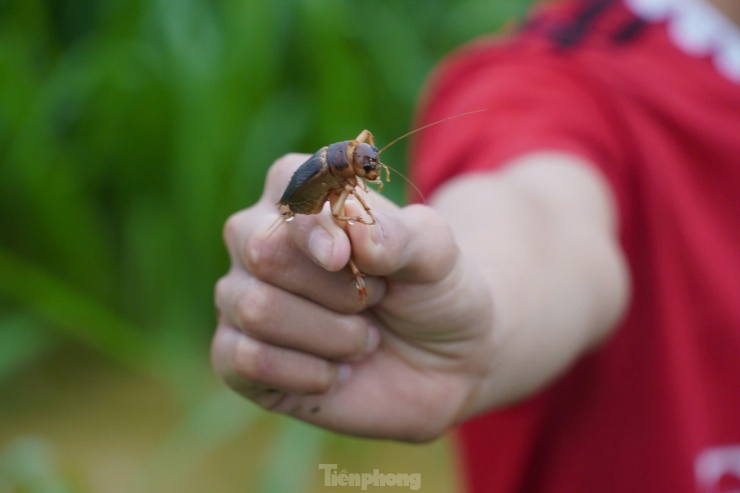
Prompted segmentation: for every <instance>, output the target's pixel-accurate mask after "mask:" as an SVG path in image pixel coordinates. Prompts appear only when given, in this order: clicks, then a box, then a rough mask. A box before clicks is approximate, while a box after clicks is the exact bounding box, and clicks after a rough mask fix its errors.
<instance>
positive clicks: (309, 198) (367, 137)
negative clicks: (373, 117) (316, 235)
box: [277, 110, 485, 305]
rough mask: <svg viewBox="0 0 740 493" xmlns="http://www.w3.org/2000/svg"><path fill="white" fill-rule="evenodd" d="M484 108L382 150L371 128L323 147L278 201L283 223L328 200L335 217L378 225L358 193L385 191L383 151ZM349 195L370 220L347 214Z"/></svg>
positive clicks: (357, 277)
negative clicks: (375, 188) (370, 189)
mask: <svg viewBox="0 0 740 493" xmlns="http://www.w3.org/2000/svg"><path fill="white" fill-rule="evenodd" d="M481 111H485V110H476V111H469V112H466V113H460V114H458V115H454V116H450V117H447V118H444V119H442V120H439V121H436V122H434V123H430V124H428V125H424V126H423V127H420V128H417V129H415V130H412V131H411V132H408V133H406V134H404V135H402V136H400V137H398V138H396V139H394V140H393V141H391V142H390V143H389V144H388V145H386V146H385V147H383V148H382V149H380V150H378V148H377V147H375V140H374V139H373V134H372V133H371V132H370V131H369V130H363V131H362V132H360V135H358V136H357V138H356V139H353V140H345V141H343V142H337V143H334V144H330V145H328V146H325V147H322V148H321V149H319V150H318V151H316V153H315V154H314V155H313V156H311V157H310V158H308V160H306V162H304V163H303V164H302V165H301V166H300V167H299V168H298V169H297V170H296V171H295V173H294V174H293V176H292V177H291V179H290V182H289V183H288V186H287V187H286V188H285V191H284V192H283V196H282V197H280V200H279V201H278V203H277V206H278V208H279V210H280V214H281V217H282V219H283V220H284V222H289V221H291V220H292V219H293V217H294V216H295V215H296V214H318V213H319V212H321V209H322V208H323V207H324V204H325V203H326V202H327V201H329V204H330V206H331V213H332V215H333V216H334V218H335V219H336V220H338V221H345V222H347V223H348V224H350V225H351V224H353V223H355V222H358V223H361V224H365V225H368V226H372V225H373V224H375V216H373V213H372V210H371V208H370V206H369V205H368V203H367V202H366V201H365V199H364V198H363V197H362V195H360V194H359V193H357V187H360V188H361V189H362V190H363V191H364V192H367V191H368V188H367V183H373V184H376V185H378V192H382V190H383V181H382V180H381V178H380V173H381V169H384V170H385V179H386V181H390V171H389V167H388V166H387V165H385V164H383V163H382V162H380V157H379V156H380V154H381V153H382V152H383V151H384V150H386V149H388V148H389V147H390V146H392V145H393V144H395V143H396V142H398V141H399V140H401V139H403V138H405V137H408V136H409V135H411V134H413V133H416V132H418V131H420V130H424V129H425V128H428V127H431V126H433V125H436V124H438V123H442V122H444V121H447V120H451V119H452V118H457V117H459V116H464V115H469V114H472V113H479V112H481ZM394 171H395V170H394ZM350 195H353V196H354V197H355V198H356V199H357V201H358V202H359V203H360V205H362V208H363V209H364V210H365V212H366V213H367V219H366V218H365V217H363V216H347V215H345V213H344V204H345V202H346V201H347V198H348V197H349V196H350ZM348 265H349V268H350V270H351V271H352V277H353V279H354V281H355V287H356V288H357V291H358V292H359V294H360V301H361V302H362V304H363V305H364V304H366V300H367V290H366V288H365V280H364V275H363V274H362V272H360V270H359V269H358V268H357V265H355V262H354V261H353V260H352V257H350V259H349V264H348Z"/></svg>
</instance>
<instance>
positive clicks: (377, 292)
mask: <svg viewBox="0 0 740 493" xmlns="http://www.w3.org/2000/svg"><path fill="white" fill-rule="evenodd" d="M269 219H271V218H269ZM269 219H268V220H267V221H266V222H265V223H264V224H266V223H267V222H269ZM316 220H317V219H316V218H315V217H313V216H311V217H305V216H304V217H301V218H300V220H299V219H296V220H295V221H291V222H290V223H288V224H286V225H284V226H283V228H282V230H278V231H276V232H275V233H274V234H268V233H267V232H266V230H265V229H264V227H263V226H264V224H263V226H259V225H257V227H256V228H257V232H256V233H254V234H249V233H246V234H247V236H248V237H247V238H245V239H243V240H237V243H241V245H240V246H239V247H238V248H241V252H239V253H238V257H239V263H240V264H241V265H243V266H244V268H245V269H246V270H247V271H248V272H250V273H252V274H253V275H254V276H255V277H257V278H258V279H260V280H262V281H264V282H266V283H269V284H272V285H274V286H277V287H279V288H281V289H284V290H286V291H289V292H291V293H295V294H297V295H299V296H302V297H304V298H306V299H309V300H312V301H314V302H316V303H318V304H320V305H323V306H325V307H327V308H329V309H331V310H333V311H336V312H340V313H356V312H359V311H361V310H363V309H365V308H366V306H365V305H364V304H363V303H362V299H361V297H360V295H359V294H358V291H357V288H356V286H355V281H356V280H355V279H354V277H353V275H352V273H351V272H350V270H349V269H348V268H343V269H342V270H340V271H338V272H329V271H327V270H326V269H325V268H324V267H322V266H321V265H319V264H318V263H317V262H316V261H315V260H314V259H313V258H310V257H309V256H307V255H306V254H305V253H304V252H303V251H302V250H301V248H300V247H299V246H298V245H297V244H296V241H294V239H293V235H296V236H301V235H305V234H306V232H305V231H306V229H310V228H311V227H310V225H311V224H315V221H316ZM307 225H309V226H307ZM245 229H246V228H245ZM326 231H327V234H328V235H331V234H334V236H331V241H330V243H331V245H329V246H327V248H328V249H329V250H330V251H331V252H333V253H331V255H334V256H337V257H341V258H342V259H343V262H344V263H345V264H346V262H347V261H348V260H349V256H350V244H349V239H348V237H347V236H346V234H344V233H343V232H342V231H341V230H338V229H337V228H334V229H333V230H326ZM329 231H332V233H329ZM238 234H245V233H244V232H239V233H238ZM305 241H309V240H308V239H307V240H305ZM311 241H313V242H315V241H316V239H315V237H314V239H312V240H311ZM364 282H365V284H366V286H367V299H366V303H367V304H372V303H375V302H376V301H377V300H379V299H380V298H382V296H383V294H384V289H385V283H384V282H383V281H382V280H379V279H372V278H366V279H365V280H364Z"/></svg>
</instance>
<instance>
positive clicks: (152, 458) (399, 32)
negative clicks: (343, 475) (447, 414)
mask: <svg viewBox="0 0 740 493" xmlns="http://www.w3.org/2000/svg"><path fill="white" fill-rule="evenodd" d="M527 3H528V2H527V1H526V0H375V1H372V2H370V1H354V0H304V1H298V0H283V1H267V0H264V1H263V0H220V1H207V0H131V1H123V0H0V493H6V492H103V491H105V492H106V493H108V492H112V493H116V492H147V493H148V492H162V491H179V492H189V491H205V490H208V491H219V492H251V491H265V492H272V491H275V492H282V491H291V492H298V491H322V490H323V476H322V474H323V473H321V471H319V470H318V464H319V463H337V464H338V467H339V469H340V470H341V469H347V470H349V471H350V472H372V470H373V469H376V468H378V469H380V470H381V471H382V472H409V473H414V472H420V473H422V491H440V492H442V491H445V492H450V491H455V490H457V489H458V488H459V478H458V477H457V476H456V473H455V470H456V466H455V457H454V452H453V451H452V449H451V448H450V443H451V442H450V441H449V440H441V441H438V442H436V443H434V444H432V445H429V446H410V445H401V444H393V443H387V442H377V441H368V440H359V439H353V438H347V437H341V436H337V435H334V434H330V433H326V432H322V431H320V430H316V429H314V428H312V427H309V426H306V425H303V424H300V423H297V422H294V421H291V420H288V419H285V418H281V417H277V416H275V415H272V414H269V413H265V412H263V411H260V410H259V409H257V408H256V407H255V406H252V405H250V404H249V403H247V402H246V401H243V400H242V399H239V398H238V397H236V396H235V395H233V394H232V393H231V392H230V391H228V390H227V389H226V388H225V387H224V386H223V385H222V384H221V383H220V382H219V381H217V379H216V378H215V377H214V376H213V374H212V372H211V370H210V367H209V361H208V347H209V340H210V336H211V332H212V330H213V327H214V310H213V306H212V290H213V285H214V283H215V281H216V279H217V278H218V277H219V276H220V275H221V274H222V273H224V272H225V270H226V269H227V257H226V254H225V251H224V249H223V247H222V244H221V226H222V224H223V222H224V220H225V219H226V218H227V217H228V215H229V214H230V213H232V212H233V211H235V210H238V209H240V208H244V207H246V206H249V205H250V204H251V203H252V202H254V201H255V200H256V199H257V197H258V196H259V194H260V191H261V188H262V184H263V179H264V176H265V172H266V170H267V168H268V166H269V165H270V164H271V162H272V161H274V160H275V159H276V158H278V157H279V156H281V155H282V154H284V153H286V152H290V151H299V152H314V151H315V150H316V149H318V148H319V147H321V146H323V145H326V144H328V143H331V142H336V141H340V140H345V139H349V138H353V137H354V136H356V135H357V133H359V131H360V130H362V129H363V128H369V129H371V130H372V131H373V132H374V134H375V136H376V141H377V142H378V143H379V144H381V145H382V144H383V143H387V142H389V141H390V140H391V139H392V138H394V137H396V136H398V135H400V134H402V133H404V132H406V131H407V130H409V128H410V126H411V125H412V120H413V112H414V107H415V105H416V103H417V101H418V99H419V97H420V93H421V90H422V88H423V84H424V81H425V79H426V78H427V77H428V75H429V73H430V71H431V69H432V68H433V66H434V65H435V63H437V62H438V61H439V60H440V59H441V58H442V57H443V56H444V55H445V54H447V53H449V51H450V50H452V49H453V48H455V47H457V46H459V45H461V44H463V43H464V42H466V41H468V40H471V39H473V38H475V37H477V36H479V35H481V34H485V33H492V32H496V31H497V30H498V29H500V28H501V26H503V25H504V24H506V23H507V22H511V21H513V20H515V19H517V18H518V17H519V16H521V14H522V13H523V12H524V10H525V8H526V4H527ZM405 149H406V145H405V142H404V143H401V144H399V145H398V146H396V147H395V148H392V149H391V150H389V151H388V152H387V153H386V159H385V161H386V162H388V163H389V164H391V165H392V166H394V167H396V168H398V169H400V170H402V171H403V170H404V160H405V159H404V156H405ZM402 187H403V183H402V180H393V182H392V183H391V186H389V187H386V190H387V192H386V193H387V194H388V195H389V196H391V198H393V199H394V200H396V201H399V200H401V198H402V197H403V190H402ZM356 489H357V488H354V489H348V491H352V490H356ZM377 489H381V488H377ZM331 490H332V491H340V490H341V488H331ZM391 490H392V489H391V488H388V489H387V490H384V491H391ZM398 491H408V488H401V489H398Z"/></svg>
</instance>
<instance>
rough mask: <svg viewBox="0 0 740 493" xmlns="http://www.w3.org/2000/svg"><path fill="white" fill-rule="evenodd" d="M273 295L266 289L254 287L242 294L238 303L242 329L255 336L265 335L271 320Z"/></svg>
mask: <svg viewBox="0 0 740 493" xmlns="http://www.w3.org/2000/svg"><path fill="white" fill-rule="evenodd" d="M271 306H272V302H271V295H270V292H269V290H268V289H265V288H264V287H256V286H255V287H252V288H251V289H248V290H247V291H245V292H244V294H242V296H241V297H240V298H239V300H238V302H237V312H238V314H239V322H240V326H241V328H242V329H243V330H244V331H245V332H247V333H249V334H251V335H253V336H255V337H259V336H261V335H263V334H262V333H263V331H264V327H265V326H266V324H267V322H268V320H269V317H270V315H269V313H270V307H271Z"/></svg>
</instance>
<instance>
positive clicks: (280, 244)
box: [242, 237, 290, 280]
mask: <svg viewBox="0 0 740 493" xmlns="http://www.w3.org/2000/svg"><path fill="white" fill-rule="evenodd" d="M289 255H290V252H289V251H288V245H287V244H286V242H285V241H272V239H271V238H263V237H253V238H251V239H250V240H249V241H247V242H246V243H245V245H244V249H243V251H242V258H243V259H244V265H245V266H247V269H248V270H249V271H250V272H251V273H252V274H254V275H255V276H256V277H257V278H259V279H262V280H269V279H274V278H275V276H276V275H277V274H278V273H280V272H281V271H282V270H283V269H285V267H286V266H287V260H288V257H289Z"/></svg>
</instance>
